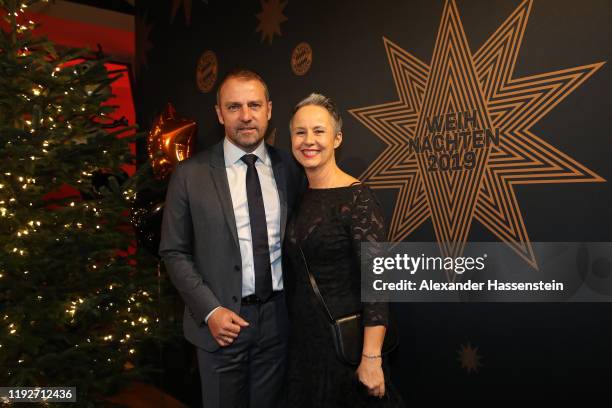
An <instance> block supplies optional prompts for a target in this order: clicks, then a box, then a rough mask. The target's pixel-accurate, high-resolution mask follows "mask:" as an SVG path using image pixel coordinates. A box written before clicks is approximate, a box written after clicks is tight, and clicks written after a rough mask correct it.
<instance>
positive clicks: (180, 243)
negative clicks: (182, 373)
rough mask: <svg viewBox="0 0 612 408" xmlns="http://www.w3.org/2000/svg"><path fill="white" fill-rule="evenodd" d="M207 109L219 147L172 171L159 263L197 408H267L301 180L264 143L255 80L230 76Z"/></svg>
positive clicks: (274, 397)
mask: <svg viewBox="0 0 612 408" xmlns="http://www.w3.org/2000/svg"><path fill="white" fill-rule="evenodd" d="M215 109H216V111H217V116H218V118H219V122H220V123H221V124H222V125H223V126H224V128H225V137H224V139H223V140H222V141H221V142H220V143H218V144H216V145H214V146H212V147H211V148H209V149H208V150H206V151H203V152H201V153H198V154H197V155H195V156H193V157H192V158H190V159H188V160H186V161H184V162H181V163H179V165H178V166H177V167H176V169H175V171H174V173H173V175H172V178H171V180H170V183H169V186H168V193H167V196H166V204H165V209H164V220H163V224H162V238H161V244H160V249H159V253H160V255H161V257H162V259H163V261H164V264H165V266H166V269H167V270H168V273H169V275H170V278H171V280H172V282H173V284H174V286H175V287H176V288H177V290H178V292H179V293H180V295H181V297H182V298H183V300H184V302H185V313H184V316H183V331H184V334H185V337H186V338H187V340H189V341H190V342H191V343H193V344H194V345H195V346H196V348H197V355H198V362H199V367H200V378H201V381H202V396H203V404H204V407H205V408H216V407H223V408H225V407H250V408H260V407H261V408H271V407H274V406H276V404H277V403H278V397H279V393H280V389H281V386H282V380H283V375H284V366H285V354H286V348H287V333H288V321H287V311H286V305H285V299H284V292H283V267H282V256H281V255H282V254H281V249H282V242H283V237H284V235H285V225H286V222H287V219H288V217H289V213H290V210H291V208H292V207H293V204H294V202H295V199H296V196H297V194H298V193H299V191H298V190H300V189H301V186H303V185H304V184H303V183H304V180H305V179H304V177H303V173H302V171H301V169H300V168H299V167H298V166H297V164H296V163H295V161H294V160H293V158H292V157H291V155H290V154H289V153H287V152H283V151H280V150H277V149H275V148H274V147H272V146H269V145H266V144H265V143H264V141H263V139H264V135H265V133H266V129H267V126H268V121H269V120H270V117H271V115H272V102H271V101H270V97H269V94H268V88H267V86H266V84H265V82H264V81H263V80H262V79H261V77H259V75H257V74H256V73H254V72H252V71H249V70H237V71H233V72H231V73H230V74H228V76H227V77H226V78H225V79H224V80H223V81H222V82H221V84H220V85H219V89H218V91H217V105H216V106H215Z"/></svg>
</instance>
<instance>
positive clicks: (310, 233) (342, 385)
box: [285, 184, 403, 408]
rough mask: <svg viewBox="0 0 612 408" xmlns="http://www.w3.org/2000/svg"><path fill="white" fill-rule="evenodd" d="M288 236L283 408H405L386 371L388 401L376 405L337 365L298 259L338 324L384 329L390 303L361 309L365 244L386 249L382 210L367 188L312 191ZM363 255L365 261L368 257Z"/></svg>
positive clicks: (343, 367) (353, 376)
mask: <svg viewBox="0 0 612 408" xmlns="http://www.w3.org/2000/svg"><path fill="white" fill-rule="evenodd" d="M294 214H295V215H294V217H293V219H292V220H291V221H290V223H289V225H288V227H287V228H288V229H287V240H286V248H285V249H286V252H285V256H288V258H289V261H290V263H291V264H290V265H288V266H290V267H289V268H287V274H286V277H285V282H286V284H285V288H286V292H287V296H288V305H289V315H290V319H291V320H290V321H291V332H290V337H289V360H288V372H287V382H286V387H285V394H286V395H285V406H286V407H291V408H296V407H304V408H340V407H350V408H358V407H400V406H403V404H402V403H401V402H400V398H399V395H398V393H397V391H396V390H395V389H394V388H393V387H392V386H391V383H390V381H389V377H388V374H389V372H388V370H387V366H386V363H385V364H383V369H384V371H385V379H386V381H385V388H386V395H385V397H383V398H377V397H371V396H369V395H368V393H367V389H366V388H365V386H363V385H362V384H361V383H360V382H359V380H358V379H357V376H356V373H355V370H356V367H352V366H349V365H345V364H344V363H342V362H340V360H338V359H337V357H336V354H335V350H334V345H333V342H332V337H331V334H330V329H329V322H328V320H327V318H326V316H325V315H324V314H323V311H322V310H321V307H320V305H319V303H318V300H317V298H316V297H315V295H314V293H313V291H312V287H311V286H310V284H309V282H308V280H307V275H306V273H305V270H304V267H303V261H302V258H301V254H300V252H299V246H301V247H302V250H303V252H304V255H305V257H306V260H307V262H308V267H309V269H310V271H311V273H312V274H313V275H314V277H315V279H316V280H317V284H318V286H319V289H320V291H321V294H322V296H323V298H324V299H325V301H326V303H327V304H328V307H329V309H330V311H331V313H332V315H333V316H334V317H336V318H337V317H340V316H344V315H347V314H350V313H353V312H355V311H358V310H361V311H362V313H363V321H364V325H366V326H376V325H387V321H388V306H387V304H386V303H361V299H360V293H361V292H360V282H361V276H360V269H359V265H360V261H359V260H360V256H361V254H360V243H361V241H384V240H385V238H386V234H385V227H384V223H383V219H382V215H381V210H380V206H379V204H378V202H377V201H376V199H375V197H374V195H373V193H372V191H371V190H370V189H369V188H368V187H367V186H365V185H363V184H356V185H352V186H348V187H340V188H331V189H308V190H307V191H306V192H305V193H304V196H303V197H302V200H301V202H300V204H299V208H297V209H296V211H295V213H294ZM364 255H365V254H364Z"/></svg>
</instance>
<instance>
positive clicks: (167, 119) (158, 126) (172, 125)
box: [147, 103, 198, 180]
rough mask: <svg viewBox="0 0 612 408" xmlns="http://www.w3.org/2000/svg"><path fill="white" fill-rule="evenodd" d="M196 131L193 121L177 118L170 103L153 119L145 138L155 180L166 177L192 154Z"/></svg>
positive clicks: (195, 124)
mask: <svg viewBox="0 0 612 408" xmlns="http://www.w3.org/2000/svg"><path fill="white" fill-rule="evenodd" d="M197 129H198V125H197V123H196V122H195V121H193V120H190V119H184V118H177V117H176V110H175V109H174V107H173V106H172V104H171V103H168V105H167V106H166V109H165V110H164V112H163V113H162V114H161V115H159V116H158V117H157V118H156V119H155V121H154V122H153V126H152V127H151V131H150V132H149V135H148V137H147V151H148V154H149V159H150V160H151V163H152V166H153V174H154V175H155V177H156V178H157V179H159V180H163V179H165V178H166V177H168V175H170V173H172V171H173V170H174V167H175V166H176V164H177V163H178V162H180V161H181V160H185V159H187V158H188V157H190V156H191V155H192V154H193V152H194V151H195V136H196V132H197Z"/></svg>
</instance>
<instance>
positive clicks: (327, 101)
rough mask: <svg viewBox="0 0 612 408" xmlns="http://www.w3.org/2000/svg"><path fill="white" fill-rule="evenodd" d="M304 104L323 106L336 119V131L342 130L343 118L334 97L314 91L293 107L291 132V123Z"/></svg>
mask: <svg viewBox="0 0 612 408" xmlns="http://www.w3.org/2000/svg"><path fill="white" fill-rule="evenodd" d="M304 106H320V107H321V108H323V109H325V110H326V111H327V112H328V113H329V114H330V115H331V117H332V119H333V121H334V132H335V133H336V134H337V133H340V132H341V131H342V118H341V117H340V112H338V108H337V107H336V104H335V103H334V101H333V100H332V98H329V97H327V96H325V95H321V94H319V93H314V92H313V93H311V94H310V95H308V96H307V97H306V98H304V99H302V100H301V101H299V102H298V103H297V105H295V107H294V108H293V112H292V114H291V119H290V120H289V132H291V123H292V122H293V117H294V116H295V113H296V112H297V111H298V110H300V108H303V107H304Z"/></svg>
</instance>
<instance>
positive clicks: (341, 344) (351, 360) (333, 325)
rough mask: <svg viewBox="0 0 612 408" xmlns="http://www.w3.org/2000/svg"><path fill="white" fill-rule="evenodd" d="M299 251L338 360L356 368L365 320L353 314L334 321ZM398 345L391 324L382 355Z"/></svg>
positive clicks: (397, 339) (388, 327)
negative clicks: (327, 323) (329, 330)
mask: <svg viewBox="0 0 612 408" xmlns="http://www.w3.org/2000/svg"><path fill="white" fill-rule="evenodd" d="M299 249H300V254H301V255H302V260H303V261H304V267H305V270H306V273H307V274H308V280H309V281H310V286H311V287H312V290H313V292H314V293H315V295H316V297H317V299H318V300H319V304H320V305H321V308H322V309H323V313H324V314H325V316H326V317H327V319H328V321H329V324H330V329H331V334H332V339H333V341H334V348H335V349H336V355H337V356H338V359H339V360H340V361H341V362H343V363H346V364H350V365H354V366H356V365H359V363H360V362H361V354H362V352H363V319H362V316H361V313H353V314H349V315H346V316H343V317H339V318H337V319H334V317H333V316H332V314H331V312H330V311H329V308H328V307H327V304H326V303H325V300H324V299H323V296H322V295H321V292H320V291H319V286H318V285H317V281H316V280H315V278H314V276H313V275H312V273H311V272H310V269H309V268H308V262H306V257H305V256H304V251H302V247H301V246H300V247H299ZM398 344H399V337H398V335H397V329H396V326H395V325H394V324H391V322H389V325H388V326H387V330H386V333H385V340H384V343H383V347H382V355H386V354H389V353H390V352H392V351H393V350H394V349H395V348H396V347H397V346H398Z"/></svg>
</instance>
